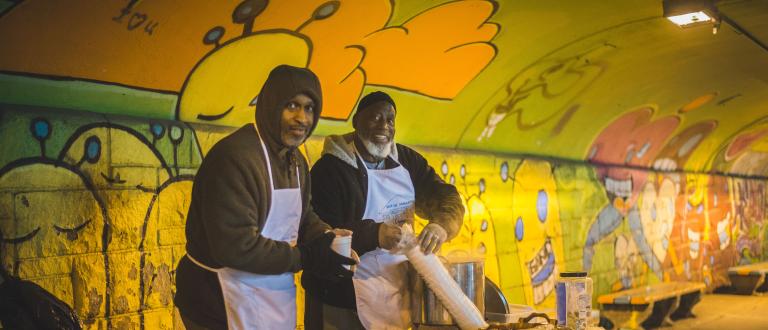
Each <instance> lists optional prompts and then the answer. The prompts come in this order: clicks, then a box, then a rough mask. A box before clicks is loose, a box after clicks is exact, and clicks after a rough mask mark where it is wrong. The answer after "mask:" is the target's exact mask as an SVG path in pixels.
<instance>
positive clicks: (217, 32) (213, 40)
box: [203, 26, 226, 47]
mask: <svg viewBox="0 0 768 330" xmlns="http://www.w3.org/2000/svg"><path fill="white" fill-rule="evenodd" d="M225 31H226V30H224V28H223V27H221V26H217V27H214V28H212V29H210V30H208V33H206V34H205V36H204V37H203V44H205V45H216V47H218V46H219V42H220V41H221V37H223V36H224V32H225Z"/></svg>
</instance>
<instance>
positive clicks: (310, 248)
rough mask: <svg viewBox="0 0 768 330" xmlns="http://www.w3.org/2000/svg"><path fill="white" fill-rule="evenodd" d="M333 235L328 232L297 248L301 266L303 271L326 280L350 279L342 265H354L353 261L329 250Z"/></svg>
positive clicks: (350, 272) (350, 275) (334, 235)
mask: <svg viewBox="0 0 768 330" xmlns="http://www.w3.org/2000/svg"><path fill="white" fill-rule="evenodd" d="M334 237H336V234H334V233H333V232H332V231H329V232H327V233H325V234H323V235H322V236H320V237H318V238H315V239H314V240H312V241H311V242H308V243H306V244H302V245H300V246H299V251H301V265H302V267H303V268H304V271H306V272H310V273H313V274H315V275H317V276H319V277H321V278H325V279H327V280H338V279H341V278H351V277H352V274H353V273H352V271H350V270H348V269H346V268H344V267H342V265H355V264H357V262H355V260H353V259H350V258H347V257H345V256H342V255H340V254H338V253H336V251H333V250H332V249H331V243H332V242H333V239H334Z"/></svg>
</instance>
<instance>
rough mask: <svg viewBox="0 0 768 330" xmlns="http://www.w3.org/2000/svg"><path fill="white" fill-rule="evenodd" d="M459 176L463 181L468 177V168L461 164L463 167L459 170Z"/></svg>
mask: <svg viewBox="0 0 768 330" xmlns="http://www.w3.org/2000/svg"><path fill="white" fill-rule="evenodd" d="M459 175H460V176H461V178H462V179H463V178H464V177H465V176H467V167H466V166H464V164H461V167H460V168H459Z"/></svg>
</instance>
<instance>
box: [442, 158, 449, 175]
mask: <svg viewBox="0 0 768 330" xmlns="http://www.w3.org/2000/svg"><path fill="white" fill-rule="evenodd" d="M440 173H443V176H445V175H448V163H446V162H445V161H443V164H442V165H440Z"/></svg>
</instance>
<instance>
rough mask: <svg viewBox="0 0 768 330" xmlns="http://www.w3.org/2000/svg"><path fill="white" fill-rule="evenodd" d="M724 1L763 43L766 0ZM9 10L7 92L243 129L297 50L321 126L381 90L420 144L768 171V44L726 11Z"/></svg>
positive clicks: (405, 136)
mask: <svg viewBox="0 0 768 330" xmlns="http://www.w3.org/2000/svg"><path fill="white" fill-rule="evenodd" d="M718 8H719V10H720V11H721V12H722V13H724V14H726V15H728V16H729V17H730V18H731V19H733V20H734V21H736V22H738V23H739V24H740V25H741V26H742V27H743V28H745V29H746V30H747V31H748V32H749V33H751V34H752V35H754V36H755V37H756V38H757V39H759V40H762V42H763V43H768V1H764V0H752V1H720V2H718ZM0 11H2V14H0V15H2V16H0V45H2V47H3V51H2V54H0V71H2V75H0V86H2V87H3V88H0V102H3V103H22V104H28V105H48V106H57V107H63V108H67V107H70V108H79V109H82V110H91V111H106V112H108V111H110V110H104V109H108V108H110V106H111V105H105V104H108V103H109V100H111V98H113V97H117V99H118V100H120V101H119V102H122V103H123V105H122V108H121V109H122V110H121V111H119V112H120V113H122V114H128V115H131V114H133V115H140V116H148V117H154V118H168V119H179V120H184V121H188V122H204V123H211V124H220V125H241V124H242V123H244V122H247V121H250V120H251V118H253V107H252V106H251V105H250V104H251V103H252V101H253V98H254V97H255V96H256V95H255V94H256V93H257V91H258V89H259V88H260V86H261V83H262V82H263V80H264V78H265V77H266V74H267V73H268V72H269V70H270V69H271V68H272V67H274V66H275V65H278V64H281V63H287V64H292V65H297V66H307V67H309V68H310V69H312V70H313V71H315V72H316V73H317V74H318V75H319V77H320V79H321V83H322V85H323V90H324V97H325V100H324V101H325V102H324V103H325V109H324V111H323V116H324V118H325V119H324V120H323V121H322V123H321V124H320V125H319V127H318V131H317V132H318V133H319V134H333V133H342V132H346V131H348V130H350V129H351V123H350V122H349V121H348V120H347V119H348V118H349V115H350V114H351V111H352V109H353V108H354V106H355V104H356V102H357V100H358V99H359V97H360V96H361V95H364V94H365V93H367V92H370V91H373V90H378V89H382V90H385V91H387V92H389V93H390V94H391V95H393V97H394V98H395V100H396V102H397V105H398V119H397V120H398V122H397V132H398V133H397V138H398V140H399V141H401V142H405V143H409V144H415V145H424V146H435V147H447V148H457V149H465V150H485V151H493V152H503V153H519V154H531V155H539V156H547V157H557V158H564V159H574V160H589V161H592V162H594V163H599V164H626V165H629V166H634V167H654V168H658V169H665V170H673V169H686V170H690V171H716V172H727V173H734V174H741V175H758V176H767V175H768V51H765V50H763V49H761V48H760V47H758V46H757V45H756V44H755V43H753V42H751V41H750V40H749V39H748V38H747V37H746V36H744V35H742V34H740V33H738V32H736V31H735V30H734V29H733V28H732V27H731V26H729V25H727V24H726V23H723V24H722V25H721V28H720V30H719V32H718V33H717V34H713V33H712V29H711V26H699V27H691V28H687V29H682V28H679V27H677V26H675V25H673V24H671V23H670V22H669V21H667V20H666V19H665V18H663V17H662V5H661V1H658V0H653V1H650V0H632V1H603V0H589V1H587V0H584V1H571V2H560V3H558V5H557V6H553V5H551V4H547V3H546V2H542V1H490V0H489V1H485V0H472V1H395V0H392V1H387V0H376V1H372V0H358V1H351V0H341V1H326V0H318V1H311V0H304V1H271V2H268V1H266V0H262V1H216V2H211V1H192V0H186V1H164V2H156V1H121V2H103V1H96V0H89V1H86V0H83V1H74V2H57V3H49V2H48V1H40V0H25V1H7V0H4V1H3V0H0ZM73 81H75V82H77V84H76V85H73ZM3 90H4V91H3ZM61 90H65V91H66V93H69V94H73V93H75V94H73V95H76V93H85V94H83V95H88V97H97V98H98V97H102V98H103V100H104V101H103V102H91V103H83V102H79V103H78V102H77V101H72V99H73V98H76V96H67V97H62V96H61V95H58V94H56V93H61V92H60V91H61ZM69 94H67V95H69ZM94 95H96V96H94ZM126 95H127V96H130V97H133V98H128V99H126V98H125V97H126ZM46 100H48V101H46ZM53 100H55V101H53ZM126 100H127V101H126ZM46 102H48V103H46ZM112 111H115V110H112Z"/></svg>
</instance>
